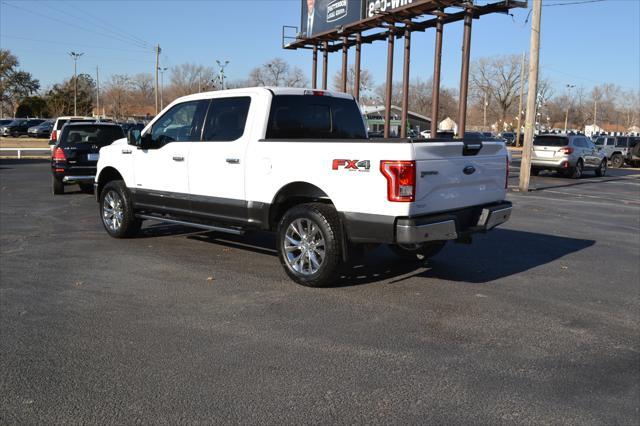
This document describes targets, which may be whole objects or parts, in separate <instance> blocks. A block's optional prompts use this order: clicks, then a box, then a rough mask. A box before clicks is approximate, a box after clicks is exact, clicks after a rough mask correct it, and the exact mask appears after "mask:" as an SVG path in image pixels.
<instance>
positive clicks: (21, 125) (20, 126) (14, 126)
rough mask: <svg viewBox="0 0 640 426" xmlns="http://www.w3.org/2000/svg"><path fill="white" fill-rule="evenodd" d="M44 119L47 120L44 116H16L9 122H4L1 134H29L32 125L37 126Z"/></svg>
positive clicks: (0, 127)
mask: <svg viewBox="0 0 640 426" xmlns="http://www.w3.org/2000/svg"><path fill="white" fill-rule="evenodd" d="M3 121H6V120H3ZM44 121H46V120H44V119H42V118H16V119H15V120H12V121H11V122H9V123H3V124H1V125H0V136H11V137H20V136H27V135H28V131H29V128H30V127H34V126H37V125H39V124H41V123H43V122H44Z"/></svg>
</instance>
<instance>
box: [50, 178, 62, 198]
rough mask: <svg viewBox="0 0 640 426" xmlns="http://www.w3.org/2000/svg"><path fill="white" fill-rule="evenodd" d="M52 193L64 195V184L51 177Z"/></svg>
mask: <svg viewBox="0 0 640 426" xmlns="http://www.w3.org/2000/svg"><path fill="white" fill-rule="evenodd" d="M51 192H53V195H60V194H64V183H62V181H61V180H60V179H58V178H57V177H55V176H51Z"/></svg>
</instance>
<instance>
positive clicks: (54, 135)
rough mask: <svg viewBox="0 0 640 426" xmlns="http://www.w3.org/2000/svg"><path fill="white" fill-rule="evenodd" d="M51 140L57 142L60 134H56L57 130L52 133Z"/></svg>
mask: <svg viewBox="0 0 640 426" xmlns="http://www.w3.org/2000/svg"><path fill="white" fill-rule="evenodd" d="M51 140H52V141H53V142H55V141H57V140H58V132H56V131H55V130H52V131H51Z"/></svg>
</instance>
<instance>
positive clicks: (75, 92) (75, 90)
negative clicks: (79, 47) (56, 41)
mask: <svg viewBox="0 0 640 426" xmlns="http://www.w3.org/2000/svg"><path fill="white" fill-rule="evenodd" d="M82 55H84V53H76V52H69V56H71V59H73V115H78V58H80V56H82Z"/></svg>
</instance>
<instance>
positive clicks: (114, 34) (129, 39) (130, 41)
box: [43, 3, 148, 49]
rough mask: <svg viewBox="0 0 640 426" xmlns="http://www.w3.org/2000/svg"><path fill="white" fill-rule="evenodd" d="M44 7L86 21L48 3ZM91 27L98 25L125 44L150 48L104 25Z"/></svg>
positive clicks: (82, 17)
mask: <svg viewBox="0 0 640 426" xmlns="http://www.w3.org/2000/svg"><path fill="white" fill-rule="evenodd" d="M43 6H44V7H46V8H47V9H49V10H52V11H54V12H57V13H59V14H60V15H63V16H65V17H66V16H69V17H71V18H75V19H78V20H80V22H84V21H86V17H84V16H79V15H77V14H75V13H72V12H71V11H69V10H60V9H57V8H55V7H53V6H50V5H49V4H46V3H43ZM87 24H90V23H89V22H87ZM91 25H97V26H98V27H102V29H103V31H107V33H109V34H110V35H109V37H116V38H119V39H120V40H121V41H123V42H125V43H131V44H133V45H135V46H138V47H140V48H142V49H145V48H148V45H147V44H146V43H145V42H143V41H137V40H134V39H132V38H131V37H130V36H128V35H124V36H123V35H120V34H118V33H117V32H116V31H114V30H113V29H112V28H109V27H107V26H105V25H104V24H101V23H98V24H91Z"/></svg>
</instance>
